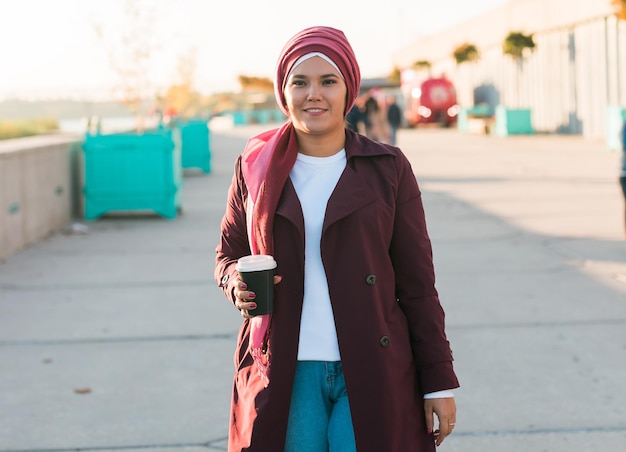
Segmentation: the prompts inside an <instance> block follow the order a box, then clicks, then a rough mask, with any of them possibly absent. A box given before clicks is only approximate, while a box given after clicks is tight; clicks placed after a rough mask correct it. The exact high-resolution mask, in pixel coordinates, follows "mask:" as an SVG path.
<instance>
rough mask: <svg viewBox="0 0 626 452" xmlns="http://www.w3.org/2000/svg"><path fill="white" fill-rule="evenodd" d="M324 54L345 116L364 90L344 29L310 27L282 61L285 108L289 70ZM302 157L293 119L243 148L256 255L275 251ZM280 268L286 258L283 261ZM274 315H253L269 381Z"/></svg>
mask: <svg viewBox="0 0 626 452" xmlns="http://www.w3.org/2000/svg"><path fill="white" fill-rule="evenodd" d="M312 52H320V53H322V54H324V55H325V56H327V57H328V58H330V59H331V60H332V62H333V63H335V65H336V66H337V68H339V71H340V72H341V75H342V76H343V78H344V80H345V82H346V87H347V95H346V107H345V111H344V116H345V115H346V114H347V113H348V111H350V109H351V108H352V106H353V105H354V102H355V101H356V98H357V96H358V94H359V88H360V85H361V71H360V69H359V65H358V63H357V61H356V56H355V55H354V51H353V50H352V47H351V46H350V43H349V42H348V40H347V38H346V36H345V35H344V34H343V32H342V31H340V30H337V29H335V28H331V27H311V28H306V29H304V30H302V31H300V32H299V33H297V34H296V35H294V36H293V37H292V38H291V39H290V40H289V41H288V42H287V44H285V47H284V48H283V50H282V52H281V54H280V56H279V58H278V62H277V64H276V76H275V77H276V78H275V79H274V92H275V94H276V100H277V102H278V105H279V106H280V108H281V109H282V110H283V112H284V113H285V114H287V115H289V112H288V111H287V109H286V106H285V98H284V90H285V84H286V82H287V77H288V74H289V73H290V72H291V69H292V67H293V65H294V63H295V62H296V61H298V59H299V58H300V57H302V56H303V55H307V54H309V53H312ZM297 155H298V141H297V139H296V134H295V130H294V127H293V124H292V123H291V121H287V122H286V123H285V124H284V125H283V126H282V127H280V128H279V129H274V130H270V131H267V132H264V133H262V134H260V135H257V136H255V137H252V138H250V140H248V143H247V145H246V148H245V149H244V152H243V158H242V165H241V167H242V172H243V176H244V179H245V182H246V186H247V187H248V203H247V205H248V212H247V215H246V216H247V221H248V240H249V242H250V249H251V250H252V253H253V254H269V255H273V253H274V234H273V228H274V215H275V213H276V208H277V206H278V200H279V198H280V195H281V192H282V190H283V186H284V185H285V182H286V181H287V178H288V177H289V172H290V171H291V168H292V167H293V164H294V163H295V161H296V157H297ZM278 265H279V267H280V262H278ZM270 325H271V315H270V314H267V315H259V316H256V317H253V318H252V319H250V341H249V344H250V346H249V348H250V353H251V355H252V357H253V358H254V361H255V363H256V365H257V368H258V369H259V373H260V375H261V378H262V379H263V382H264V385H265V386H266V387H267V385H268V384H269V366H270V357H271V353H270V344H269V330H270Z"/></svg>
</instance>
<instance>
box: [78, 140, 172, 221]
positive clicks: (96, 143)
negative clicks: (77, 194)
mask: <svg viewBox="0 0 626 452" xmlns="http://www.w3.org/2000/svg"><path fill="white" fill-rule="evenodd" d="M83 156H84V159H83V166H84V168H83V170H84V188H83V195H84V201H85V207H84V209H85V212H84V216H85V219H87V220H93V219H96V218H98V217H99V216H101V215H103V214H105V213H107V212H111V211H129V210H153V211H155V212H156V213H157V214H159V215H161V216H163V217H165V218H176V216H177V214H178V212H179V210H180V208H181V199H180V189H181V185H182V167H181V146H180V136H179V132H178V131H176V130H157V131H154V132H147V133H143V134H134V133H124V134H111V135H87V136H86V137H85V141H84V143H83Z"/></svg>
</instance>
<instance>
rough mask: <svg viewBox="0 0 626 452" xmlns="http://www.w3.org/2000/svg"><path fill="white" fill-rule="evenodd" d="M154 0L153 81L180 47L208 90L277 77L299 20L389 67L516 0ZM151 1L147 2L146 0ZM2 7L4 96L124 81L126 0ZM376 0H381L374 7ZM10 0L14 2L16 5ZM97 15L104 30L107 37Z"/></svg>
mask: <svg viewBox="0 0 626 452" xmlns="http://www.w3.org/2000/svg"><path fill="white" fill-rule="evenodd" d="M137 1H138V2H139V4H144V5H146V10H148V11H149V10H150V8H153V10H154V13H155V20H154V21H153V26H152V30H153V34H152V38H151V39H153V40H154V41H155V42H156V43H157V46H158V47H157V50H156V51H154V52H153V54H152V57H151V63H150V64H151V70H150V71H149V75H148V77H149V82H150V83H151V84H152V85H154V86H168V85H170V84H172V83H174V82H175V81H176V77H177V74H178V70H177V66H178V63H179V61H180V58H181V56H183V55H188V54H190V52H193V53H194V54H195V56H196V70H195V77H194V82H195V86H196V89H198V90H199V91H201V92H203V93H211V92H218V91H231V90H237V89H238V84H237V76H238V75H240V74H244V75H250V76H259V77H271V76H272V72H273V68H274V64H275V62H276V58H277V56H278V53H279V52H280V50H281V48H282V46H283V44H284V43H285V41H286V40H287V39H288V38H289V37H291V36H292V35H293V34H294V33H296V32H297V31H299V30H300V29H302V28H304V27H308V26H312V25H330V26H333V27H336V28H340V29H341V30H343V31H344V33H345V34H346V36H347V37H348V39H349V40H350V42H351V43H352V46H353V48H354V50H355V53H356V55H357V58H358V59H359V64H360V66H361V72H362V75H363V77H366V78H367V77H379V76H385V75H387V74H388V73H389V72H390V71H391V69H392V61H391V55H392V53H393V52H394V51H395V50H397V49H398V48H401V47H403V46H405V45H407V44H410V43H411V42H413V41H415V40H416V39H418V38H419V37H420V36H421V35H425V34H429V33H432V32H435V31H439V30H442V29H445V28H448V27H450V26H452V25H454V24H456V23H459V22H462V21H464V20H466V19H469V18H472V17H474V16H477V15H479V14H481V13H482V12H485V11H488V10H491V9H493V8H496V7H498V6H500V5H503V4H505V3H507V2H508V1H509V0H472V1H468V0H378V1H376V0H315V1H308V2H301V1H297V0H137ZM142 2H143V3H142ZM6 3H7V4H4V5H3V6H2V14H0V42H1V43H2V60H0V61H1V62H0V98H3V97H6V96H7V95H12V94H13V95H19V96H30V97H40V96H45V97H48V96H53V95H55V94H60V95H64V94H74V95H77V96H79V97H80V96H90V97H91V96H93V95H95V94H94V93H96V94H99V97H108V95H109V94H110V93H111V90H112V87H113V86H115V85H116V80H117V78H116V77H117V74H116V72H115V71H114V70H113V69H112V67H111V63H110V60H109V57H108V56H107V55H108V50H107V48H113V49H117V50H116V51H115V53H116V54H123V52H124V46H123V45H121V44H119V39H120V36H121V35H122V34H123V32H124V31H125V30H128V29H129V28H128V26H127V25H126V26H125V23H126V22H125V21H124V18H125V15H124V5H125V4H126V3H127V0H19V1H18V0H12V1H7V2H6ZM369 3H378V5H379V6H376V7H371V6H368V4H369ZM9 5H10V6H9ZM97 24H100V25H101V26H102V30H103V36H104V37H103V38H100V39H99V38H98V37H97V33H96V28H97Z"/></svg>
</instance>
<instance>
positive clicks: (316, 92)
mask: <svg viewBox="0 0 626 452" xmlns="http://www.w3.org/2000/svg"><path fill="white" fill-rule="evenodd" d="M319 98H320V89H319V87H318V86H317V84H316V83H311V84H310V85H309V90H308V92H307V100H318V99H319Z"/></svg>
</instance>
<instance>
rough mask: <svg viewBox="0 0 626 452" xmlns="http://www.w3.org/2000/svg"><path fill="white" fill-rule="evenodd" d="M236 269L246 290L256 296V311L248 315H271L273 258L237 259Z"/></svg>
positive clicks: (260, 255) (274, 265) (255, 255)
mask: <svg viewBox="0 0 626 452" xmlns="http://www.w3.org/2000/svg"><path fill="white" fill-rule="evenodd" d="M236 268H237V271H238V272H239V275H240V276H241V280H242V281H243V282H245V283H246V284H247V285H248V290H250V291H251V292H254V293H255V295H256V298H255V299H254V302H255V303H256V309H251V310H250V311H249V313H250V315H261V314H271V313H272V311H273V310H274V273H275V271H276V261H275V260H274V258H273V257H272V256H267V255H264V254H254V255H252V256H244V257H242V258H240V259H239V261H238V262H237V267H236Z"/></svg>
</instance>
